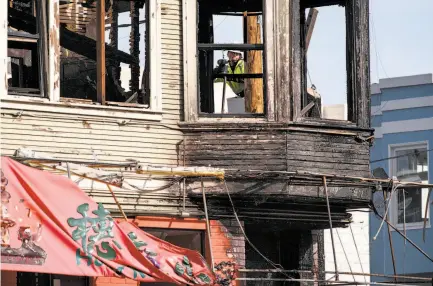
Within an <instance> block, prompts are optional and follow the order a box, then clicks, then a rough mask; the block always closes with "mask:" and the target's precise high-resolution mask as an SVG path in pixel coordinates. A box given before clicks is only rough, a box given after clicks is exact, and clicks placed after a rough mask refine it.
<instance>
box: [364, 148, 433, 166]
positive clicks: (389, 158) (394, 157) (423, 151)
mask: <svg viewBox="0 0 433 286" xmlns="http://www.w3.org/2000/svg"><path fill="white" fill-rule="evenodd" d="M431 151H433V148H431V149H428V150H421V151H416V152H418V153H426V152H431ZM410 155H416V153H415V151H414V152H413V153H406V154H402V155H398V156H391V157H385V158H381V159H377V160H373V161H370V163H378V162H382V161H388V160H391V159H397V158H401V157H406V156H410Z"/></svg>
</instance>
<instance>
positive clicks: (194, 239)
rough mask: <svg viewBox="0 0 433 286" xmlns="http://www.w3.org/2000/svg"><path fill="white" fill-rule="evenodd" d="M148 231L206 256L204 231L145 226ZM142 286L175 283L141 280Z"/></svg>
mask: <svg viewBox="0 0 433 286" xmlns="http://www.w3.org/2000/svg"><path fill="white" fill-rule="evenodd" d="M143 230H144V231H146V232H147V233H149V234H151V235H153V236H156V237H157V238H159V239H162V240H165V241H167V242H169V243H172V244H174V245H177V246H180V247H183V248H188V249H191V250H195V251H198V252H199V253H200V254H201V255H202V256H204V253H205V249H204V245H205V237H204V231H200V230H184V229H164V228H144V229H143ZM140 285H142V286H151V285H155V286H171V285H176V284H173V283H159V282H155V283H152V282H151V283H148V282H146V283H145V282H141V283H140Z"/></svg>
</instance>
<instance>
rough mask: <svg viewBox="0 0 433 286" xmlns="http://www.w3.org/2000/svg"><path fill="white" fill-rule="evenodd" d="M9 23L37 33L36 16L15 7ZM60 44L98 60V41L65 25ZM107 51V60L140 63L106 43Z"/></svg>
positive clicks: (9, 11) (10, 12) (61, 27)
mask: <svg viewBox="0 0 433 286" xmlns="http://www.w3.org/2000/svg"><path fill="white" fill-rule="evenodd" d="M8 23H9V25H10V26H11V27H14V28H15V29H18V30H21V31H24V32H27V33H31V34H36V33H37V29H36V17H34V16H32V15H29V14H26V13H23V12H21V11H18V10H16V9H14V8H10V7H9V9H8ZM60 45H61V46H62V47H63V48H65V49H68V50H70V51H72V52H75V53H77V54H80V55H82V56H85V57H87V58H89V59H91V60H94V61H96V41H95V40H93V39H91V38H88V37H86V36H83V35H80V34H77V33H75V32H73V31H71V30H68V29H67V28H66V27H65V26H64V25H61V26H60ZM105 52H106V59H107V61H108V60H116V61H119V62H122V63H126V64H138V63H139V60H138V58H135V57H133V56H131V55H129V54H127V53H125V52H122V51H119V50H117V49H114V48H112V47H111V46H110V45H108V44H105Z"/></svg>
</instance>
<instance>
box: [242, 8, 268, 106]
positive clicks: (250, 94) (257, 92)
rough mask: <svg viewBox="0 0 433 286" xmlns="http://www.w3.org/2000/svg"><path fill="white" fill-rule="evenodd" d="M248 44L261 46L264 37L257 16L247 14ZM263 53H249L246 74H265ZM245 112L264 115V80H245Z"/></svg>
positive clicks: (256, 51)
mask: <svg viewBox="0 0 433 286" xmlns="http://www.w3.org/2000/svg"><path fill="white" fill-rule="evenodd" d="M246 17H247V43H248V44H261V43H262V35H261V28H260V23H259V21H258V20H259V17H258V16H257V15H254V16H248V14H247V16H246ZM262 54H263V52H262V51H259V50H254V51H248V56H247V61H248V62H247V63H246V73H247V74H254V73H255V74H257V73H258V74H260V73H263V58H262ZM245 111H246V112H249V113H264V98H263V79H261V78H249V79H245Z"/></svg>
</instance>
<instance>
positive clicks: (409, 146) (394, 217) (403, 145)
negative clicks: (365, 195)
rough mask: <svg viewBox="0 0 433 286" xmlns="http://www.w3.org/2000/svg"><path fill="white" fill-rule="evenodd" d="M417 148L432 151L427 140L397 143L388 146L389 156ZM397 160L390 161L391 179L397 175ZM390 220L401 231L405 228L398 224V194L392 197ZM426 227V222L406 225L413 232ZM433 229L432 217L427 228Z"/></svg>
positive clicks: (428, 155)
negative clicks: (396, 152)
mask: <svg viewBox="0 0 433 286" xmlns="http://www.w3.org/2000/svg"><path fill="white" fill-rule="evenodd" d="M417 147H422V148H426V149H427V150H429V149H430V147H429V142H428V141H427V140H425V141H416V142H405V143H396V144H389V145H388V156H389V157H393V156H395V155H394V153H395V151H396V150H406V149H414V148H417ZM427 164H430V152H427ZM396 167H397V166H396V160H395V159H394V160H393V159H391V160H388V170H389V174H390V177H391V178H392V176H394V174H395V169H396ZM430 173H431V172H430V170H429V172H428V178H427V179H428V181H429V182H430V176H431V174H430ZM430 205H431V203H428V204H427V206H428V208H431V206H430ZM390 207H391V209H390V212H389V214H390V219H391V222H392V223H393V224H394V225H395V227H396V228H397V229H399V230H403V228H404V226H403V224H398V220H397V194H396V193H395V194H394V195H393V197H392V200H391V204H390ZM430 211H431V209H429V214H430ZM423 227H424V222H415V223H406V230H411V229H422V228H423ZM430 227H431V217H430V218H429V220H428V221H427V224H426V228H430ZM392 231H394V230H392Z"/></svg>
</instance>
